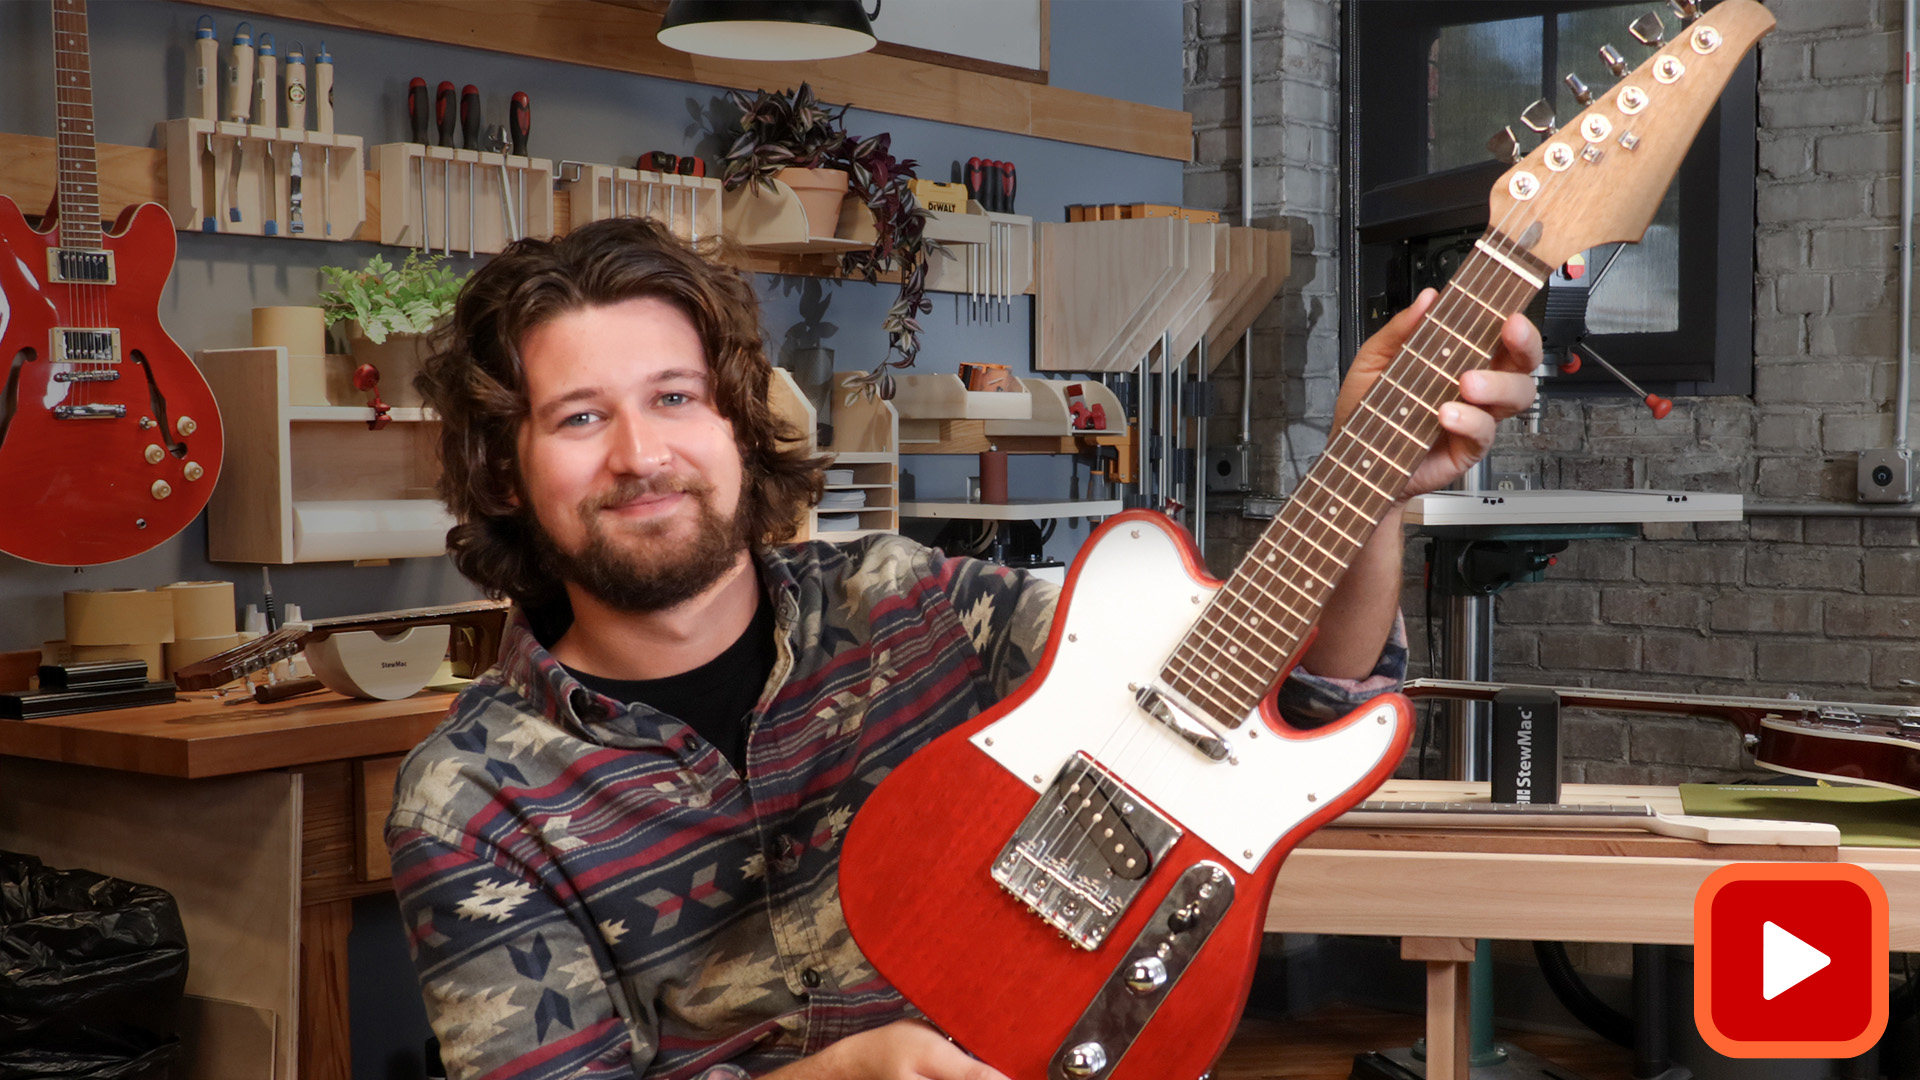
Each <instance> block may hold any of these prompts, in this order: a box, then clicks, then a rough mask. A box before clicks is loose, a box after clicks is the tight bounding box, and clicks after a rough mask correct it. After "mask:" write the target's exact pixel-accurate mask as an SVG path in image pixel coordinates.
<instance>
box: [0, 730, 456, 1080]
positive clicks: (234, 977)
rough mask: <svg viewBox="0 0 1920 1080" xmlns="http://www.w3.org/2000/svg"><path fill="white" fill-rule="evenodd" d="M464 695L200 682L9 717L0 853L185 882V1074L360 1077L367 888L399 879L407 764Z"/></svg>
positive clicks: (1, 768)
mask: <svg viewBox="0 0 1920 1080" xmlns="http://www.w3.org/2000/svg"><path fill="white" fill-rule="evenodd" d="M452 700H453V698H452V695H450V694H443V693H431V692H423V693H420V694H416V695H414V696H413V697H411V698H406V699H403V700H400V701H362V700H356V699H352V698H345V697H341V696H340V695H337V694H333V693H330V692H322V693H318V694H314V695H312V696H309V697H302V698H297V699H294V700H291V701H286V702H281V703H278V704H272V705H261V704H256V703H255V702H253V701H252V700H250V699H248V698H246V697H244V696H236V697H229V698H227V699H224V701H223V700H222V699H217V698H214V697H212V696H211V695H209V694H197V695H188V696H186V697H183V698H182V699H181V700H177V701H175V702H174V703H172V704H168V705H152V706H147V707H144V708H138V709H122V710H117V711H113V712H100V713H83V714H79V715H75V716H63V717H54V718H50V719H46V720H32V721H7V720H0V755H4V756H0V792H5V793H6V795H5V797H4V798H0V849H6V850H12V851H21V852H26V853H28V854H31V855H37V856H39V857H40V858H41V859H43V860H44V861H46V862H47V863H48V864H49V865H51V866H56V867H63V868H65V867H85V868H86V869H89V870H97V871H99V872H101V873H105V874H111V875H114V876H117V877H124V878H127V879H129V880H133V881H140V882H145V883H147V884H151V885H157V886H160V887H161V888H164V889H166V890H167V891H169V892H171V893H172V894H173V895H174V898H175V900H176V901H178V903H179V906H180V917H181V921H182V922H183V923H184V924H185V926H186V931H187V943H188V954H189V966H188V972H187V986H186V992H187V999H186V1007H185V1008H184V1010H183V1013H182V1019H181V1022H182V1030H183V1034H184V1036H185V1043H186V1046H187V1049H188V1059H187V1062H186V1070H185V1073H184V1075H185V1076H187V1077H190V1078H193V1080H199V1078H203V1077H215V1076H218V1077H232V1076H244V1077H258V1078H260V1080H295V1078H296V1077H297V1078H301V1080H351V1078H352V1075H353V1070H352V1046H351V1043H350V1042H349V1040H348V1025H347V934H348V932H349V931H350V930H351V929H352V928H353V900H354V898H356V897H359V896H367V895H373V894H378V893H385V892H389V891H391V889H392V883H391V881H390V880H389V877H390V874H389V870H388V865H387V852H386V845H385V843H384V841H383V840H382V838H381V827H382V825H383V824H384V822H385V820H386V813H387V807H388V806H389V805H390V804H391V802H392V794H393V778H394V775H395V771H396V770H397V768H398V766H399V763H400V759H401V757H402V756H403V755H404V754H405V753H406V751H408V750H410V749H412V748H413V746H414V745H415V744H416V743H418V742H420V740H422V739H423V738H425V737H426V736H427V734H428V733H429V732H431V731H432V730H433V728H434V727H435V725H437V724H438V723H439V722H440V721H441V719H442V718H443V717H445V716H446V713H447V707H448V706H449V705H450V704H451V702H452ZM226 701H231V702H234V703H233V704H226V703H225V702H226Z"/></svg>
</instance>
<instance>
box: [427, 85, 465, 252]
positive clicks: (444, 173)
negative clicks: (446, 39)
mask: <svg viewBox="0 0 1920 1080" xmlns="http://www.w3.org/2000/svg"><path fill="white" fill-rule="evenodd" d="M433 116H434V120H435V121H436V122H437V123H438V125H439V128H440V145H441V146H443V147H445V148H447V149H449V150H451V149H452V148H453V126H454V124H455V122H456V121H458V120H459V117H458V116H456V115H455V114H454V102H453V84H452V83H450V82H442V83H441V84H440V86H439V88H438V89H436V90H435V91H434V94H433ZM440 249H441V251H442V252H443V253H444V254H445V255H446V256H447V257H448V258H452V257H453V157H452V155H448V157H447V160H446V161H444V162H442V163H441V166H440Z"/></svg>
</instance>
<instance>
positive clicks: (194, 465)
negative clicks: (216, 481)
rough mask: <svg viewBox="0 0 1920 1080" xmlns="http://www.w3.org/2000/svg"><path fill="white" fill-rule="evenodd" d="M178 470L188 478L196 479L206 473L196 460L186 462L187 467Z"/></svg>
mask: <svg viewBox="0 0 1920 1080" xmlns="http://www.w3.org/2000/svg"><path fill="white" fill-rule="evenodd" d="M180 472H181V473H182V474H183V475H185V476H186V478H187V479H189V480H198V479H200V478H201V477H203V476H205V475H207V470H205V469H203V468H201V467H200V463H199V462H197V461H189V462H187V467H186V468H184V469H182V470H180Z"/></svg>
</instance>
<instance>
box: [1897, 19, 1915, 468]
mask: <svg viewBox="0 0 1920 1080" xmlns="http://www.w3.org/2000/svg"><path fill="white" fill-rule="evenodd" d="M1916 3H1920V0H1907V5H1906V6H1907V13H1906V46H1905V48H1906V64H1905V65H1904V68H1903V70H1904V72H1905V74H1904V75H1903V76H1902V78H1901V85H1900V385H1899V389H1897V390H1896V391H1895V394H1896V396H1897V398H1898V400H1897V401H1896V402H1895V405H1894V410H1893V415H1894V422H1893V423H1894V428H1893V446H1894V449H1896V450H1905V449H1906V448H1907V410H1908V406H1909V402H1910V401H1911V395H1912V389H1913V119H1914V118H1913V59H1914V55H1913V54H1914V33H1915V30H1914V27H1915V21H1916V13H1915V11H1914V7H1915V4H1916Z"/></svg>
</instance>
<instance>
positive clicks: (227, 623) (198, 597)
mask: <svg viewBox="0 0 1920 1080" xmlns="http://www.w3.org/2000/svg"><path fill="white" fill-rule="evenodd" d="M160 591H161V592H168V593H172V594H173V640H175V641H188V640H197V639H200V638H214V637H219V636H221V635H222V634H225V635H227V636H229V637H231V636H232V635H233V582H231V581H176V582H174V583H173V584H171V585H162V586H160ZM167 666H168V667H169V668H172V667H174V666H176V665H174V664H171V663H169V664H168V665H167Z"/></svg>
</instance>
